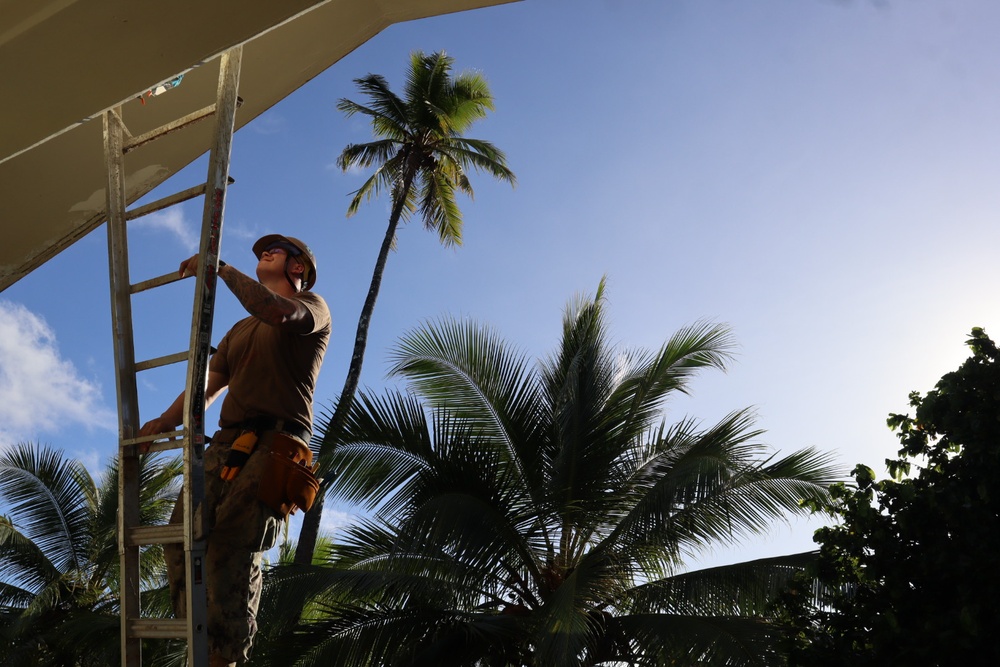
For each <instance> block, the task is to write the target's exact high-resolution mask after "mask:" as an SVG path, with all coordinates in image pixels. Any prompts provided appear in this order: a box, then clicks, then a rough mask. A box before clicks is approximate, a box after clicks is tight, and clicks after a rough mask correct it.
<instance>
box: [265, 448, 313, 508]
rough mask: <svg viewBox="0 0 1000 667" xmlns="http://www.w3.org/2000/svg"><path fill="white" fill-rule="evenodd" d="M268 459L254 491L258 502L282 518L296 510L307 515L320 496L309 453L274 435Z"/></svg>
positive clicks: (307, 449)
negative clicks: (298, 509) (299, 509)
mask: <svg viewBox="0 0 1000 667" xmlns="http://www.w3.org/2000/svg"><path fill="white" fill-rule="evenodd" d="M269 456H270V460H269V462H268V465H267V466H266V467H265V469H264V474H263V475H262V476H261V479H260V484H259V485H258V487H257V498H258V499H259V500H260V501H261V502H262V503H264V504H265V505H267V506H268V507H270V508H271V509H273V510H274V511H275V512H277V513H278V514H280V515H281V516H282V517H283V518H284V517H287V516H288V515H289V514H290V513H293V512H295V509H296V508H297V507H301V508H302V510H303V511H305V512H308V511H309V508H310V507H312V505H313V502H314V501H315V500H316V494H317V493H319V480H318V479H316V475H314V474H313V468H312V451H311V450H310V449H309V448H308V447H307V446H306V445H304V444H302V443H301V442H299V441H298V440H296V439H295V438H293V437H291V436H288V435H285V434H284V433H275V434H274V439H273V440H272V442H271V452H270V454H269Z"/></svg>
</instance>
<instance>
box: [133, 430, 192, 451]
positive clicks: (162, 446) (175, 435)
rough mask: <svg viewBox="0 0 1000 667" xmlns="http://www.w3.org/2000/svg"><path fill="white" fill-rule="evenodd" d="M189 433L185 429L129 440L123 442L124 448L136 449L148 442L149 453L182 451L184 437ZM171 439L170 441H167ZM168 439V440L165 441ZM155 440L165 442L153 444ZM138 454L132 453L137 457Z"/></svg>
mask: <svg viewBox="0 0 1000 667" xmlns="http://www.w3.org/2000/svg"><path fill="white" fill-rule="evenodd" d="M186 434H187V431H185V430H184V429H182V428H181V429H177V430H176V431H168V432H166V433H157V434H156V435H144V436H141V437H138V438H129V439H127V440H122V441H121V446H122V447H134V446H135V445H138V444H141V443H144V442H148V443H149V449H148V451H149V452H165V451H168V450H171V449H180V448H181V447H183V446H184V442H185V441H184V436H185V435H186ZM167 438H169V439H167ZM165 439H166V440H165ZM154 440H161V441H163V442H153V441H154ZM135 454H136V452H134V451H133V452H132V453H131V455H132V456H135Z"/></svg>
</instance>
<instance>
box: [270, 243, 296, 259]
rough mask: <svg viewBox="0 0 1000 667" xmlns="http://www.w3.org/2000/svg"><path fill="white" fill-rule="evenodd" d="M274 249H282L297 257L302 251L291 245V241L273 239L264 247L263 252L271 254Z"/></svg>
mask: <svg viewBox="0 0 1000 667" xmlns="http://www.w3.org/2000/svg"><path fill="white" fill-rule="evenodd" d="M275 250H283V251H284V252H285V253H286V254H288V255H289V256H290V257H298V256H299V255H301V254H302V251H301V250H299V249H298V248H296V247H295V246H293V245H292V244H291V243H285V242H284V241H275V242H274V243H272V244H271V245H269V246H267V247H266V248H264V252H266V253H267V254H269V255H273V254H274V251H275Z"/></svg>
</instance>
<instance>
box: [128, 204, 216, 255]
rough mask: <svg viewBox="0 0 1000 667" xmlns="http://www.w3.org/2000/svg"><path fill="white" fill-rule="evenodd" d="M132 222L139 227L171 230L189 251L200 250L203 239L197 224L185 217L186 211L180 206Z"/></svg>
mask: <svg viewBox="0 0 1000 667" xmlns="http://www.w3.org/2000/svg"><path fill="white" fill-rule="evenodd" d="M132 224H133V225H134V226H135V227H137V228H145V229H152V230H155V231H165V232H169V233H170V234H173V235H174V236H175V237H176V238H177V240H178V241H180V243H181V245H183V246H184V248H185V249H186V250H187V251H188V252H190V253H192V254H193V253H196V252H198V246H199V244H200V240H201V239H200V238H199V236H198V234H197V232H196V230H195V226H194V225H193V224H192V223H189V222H188V221H187V220H186V219H185V217H184V211H183V210H182V209H181V207H179V206H174V207H173V208H169V209H166V210H163V211H157V212H156V213H150V214H149V215H146V216H143V217H141V218H139V219H138V220H136V221H135V222H134V223H132Z"/></svg>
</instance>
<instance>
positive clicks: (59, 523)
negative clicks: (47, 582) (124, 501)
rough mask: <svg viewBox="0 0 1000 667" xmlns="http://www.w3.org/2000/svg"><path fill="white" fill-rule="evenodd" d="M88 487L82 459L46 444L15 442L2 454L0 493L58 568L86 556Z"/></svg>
mask: <svg viewBox="0 0 1000 667" xmlns="http://www.w3.org/2000/svg"><path fill="white" fill-rule="evenodd" d="M88 487H91V488H88ZM92 487H93V480H91V479H90V474H89V473H88V472H87V469H86V468H85V467H84V466H83V464H81V463H80V462H79V461H75V460H72V459H67V458H65V457H64V456H63V454H62V453H61V452H60V451H58V450H55V449H52V448H50V447H47V446H39V445H34V444H31V443H18V444H16V445H14V446H13V447H11V448H10V449H8V450H6V451H4V452H2V453H0V498H2V499H3V500H5V501H6V504H7V505H8V507H9V508H10V511H11V513H12V515H13V516H17V517H19V519H18V523H19V525H20V530H21V531H22V532H23V533H24V534H25V536H27V537H28V538H29V539H31V540H32V541H33V542H34V543H35V544H36V545H37V546H38V547H39V549H40V550H41V551H42V552H43V553H45V554H46V555H47V557H48V559H49V560H50V561H51V562H52V563H53V565H55V567H56V568H58V569H60V570H65V569H72V568H78V567H80V566H81V565H82V563H83V562H84V560H85V558H86V554H85V552H84V550H85V548H86V546H85V538H86V529H87V525H88V522H89V516H90V506H89V502H88V501H89V500H90V499H91V498H92V497H93V496H94V491H93V488H92Z"/></svg>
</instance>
